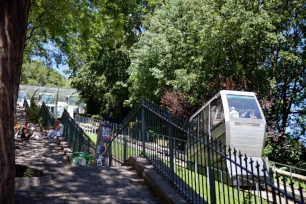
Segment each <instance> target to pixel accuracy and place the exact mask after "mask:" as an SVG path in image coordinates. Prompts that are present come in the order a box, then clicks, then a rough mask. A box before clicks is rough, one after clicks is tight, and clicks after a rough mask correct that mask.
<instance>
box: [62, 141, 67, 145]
mask: <svg viewBox="0 0 306 204" xmlns="http://www.w3.org/2000/svg"><path fill="white" fill-rule="evenodd" d="M60 145H61V146H63V145H67V146H68V143H67V142H65V141H61V142H60Z"/></svg>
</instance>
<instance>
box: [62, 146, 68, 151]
mask: <svg viewBox="0 0 306 204" xmlns="http://www.w3.org/2000/svg"><path fill="white" fill-rule="evenodd" d="M61 147H62V148H63V150H65V148H69V146H68V145H61Z"/></svg>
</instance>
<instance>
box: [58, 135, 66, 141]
mask: <svg viewBox="0 0 306 204" xmlns="http://www.w3.org/2000/svg"><path fill="white" fill-rule="evenodd" d="M56 140H59V141H64V140H65V137H63V136H62V137H56Z"/></svg>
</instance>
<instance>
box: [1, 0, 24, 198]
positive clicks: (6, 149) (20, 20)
mask: <svg viewBox="0 0 306 204" xmlns="http://www.w3.org/2000/svg"><path fill="white" fill-rule="evenodd" d="M29 9H30V1H29V0H0V84H1V89H0V178H1V179H0V189H1V191H0V203H14V195H15V193H14V192H15V147H14V139H13V138H14V112H15V111H14V110H15V106H16V99H17V94H18V88H19V80H20V71H21V64H22V57H23V50H24V45H25V40H26V31H27V21H28V12H29Z"/></svg>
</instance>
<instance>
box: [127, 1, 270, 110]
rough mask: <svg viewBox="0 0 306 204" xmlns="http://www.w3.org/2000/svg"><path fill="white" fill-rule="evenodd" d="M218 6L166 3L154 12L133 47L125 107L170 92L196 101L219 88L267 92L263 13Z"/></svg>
mask: <svg viewBox="0 0 306 204" xmlns="http://www.w3.org/2000/svg"><path fill="white" fill-rule="evenodd" d="M220 4H221V5H220ZM220 4H219V3H216V2H215V1H203V0H188V1H184V0H170V1H168V2H167V3H165V4H164V5H163V6H162V7H161V8H160V9H159V10H157V11H156V12H155V13H154V15H153V16H152V18H151V19H150V22H149V24H150V27H149V28H148V30H146V31H145V32H144V33H143V35H142V36H141V38H140V40H139V42H138V43H136V44H135V45H134V47H133V51H132V54H131V59H132V61H131V66H130V67H129V70H128V71H129V74H130V77H129V82H130V99H129V101H127V103H129V104H130V103H134V102H135V101H137V100H138V99H139V98H140V97H141V96H145V97H148V98H150V99H153V100H154V101H156V102H158V101H159V99H160V97H161V96H162V95H163V94H164V91H165V89H168V88H170V89H174V90H181V91H183V92H185V93H188V94H190V96H192V97H193V99H192V98H191V100H194V98H196V99H198V102H200V101H201V100H203V99H204V100H205V99H206V100H207V99H208V98H209V97H211V95H213V94H214V93H215V92H216V91H218V90H220V89H240V90H250V91H257V90H258V88H260V90H261V91H262V92H264V91H266V90H268V88H267V84H268V79H269V78H267V77H266V76H265V74H264V73H265V70H263V69H261V68H260V66H261V65H262V64H263V63H264V61H265V58H264V55H263V54H264V52H265V51H264V47H265V44H266V42H265V41H263V40H262V39H263V38H265V37H266V36H267V33H268V32H269V31H271V30H272V28H271V23H270V22H269V21H267V20H266V18H267V12H265V11H264V10H258V9H252V8H251V7H250V6H249V5H245V4H239V5H237V4H236V3H235V2H234V1H223V2H220ZM253 4H254V5H253V6H254V7H257V6H258V5H256V2H253Z"/></svg>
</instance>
